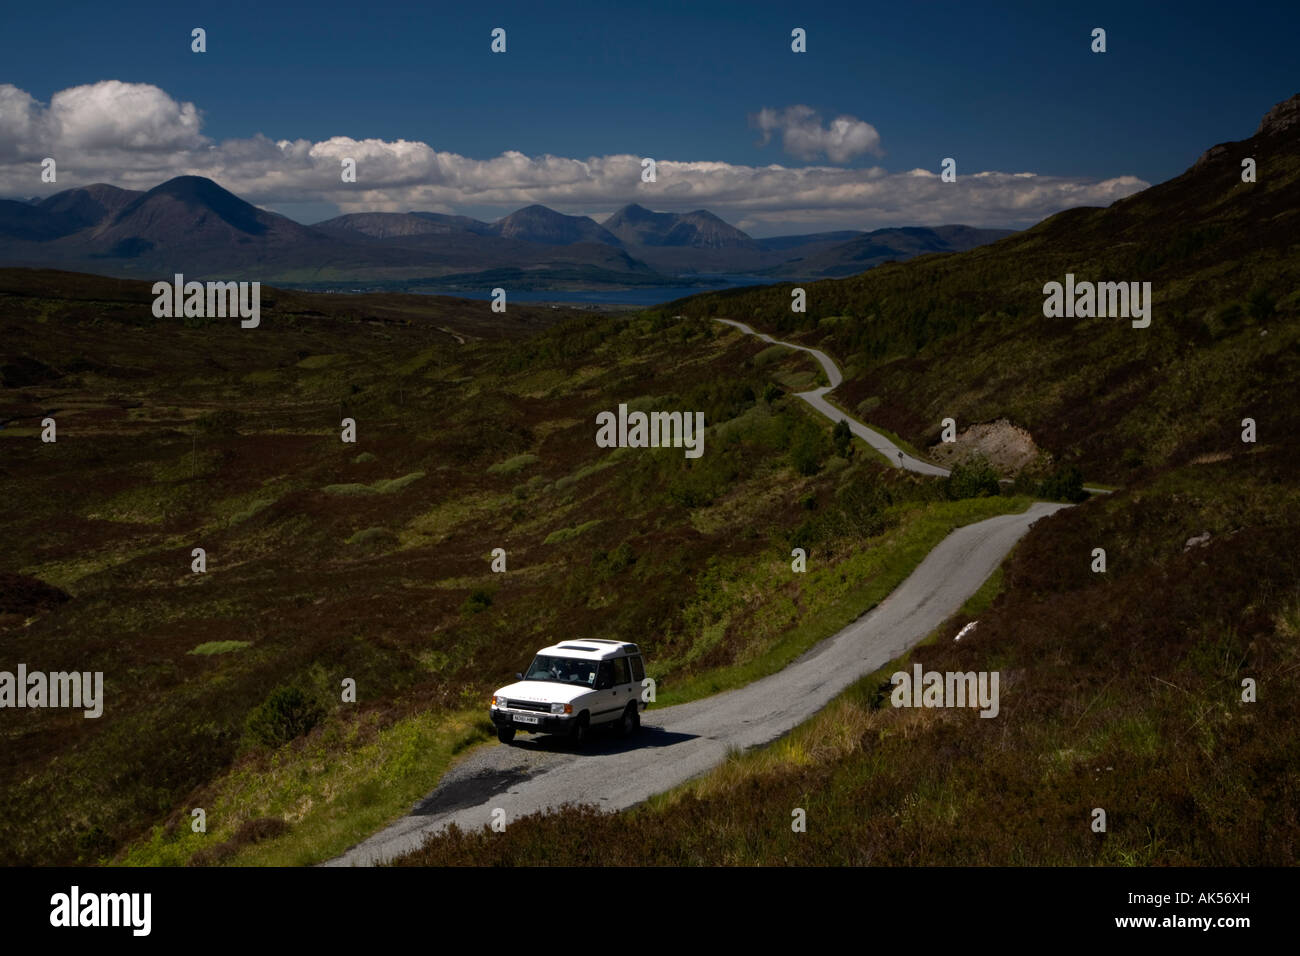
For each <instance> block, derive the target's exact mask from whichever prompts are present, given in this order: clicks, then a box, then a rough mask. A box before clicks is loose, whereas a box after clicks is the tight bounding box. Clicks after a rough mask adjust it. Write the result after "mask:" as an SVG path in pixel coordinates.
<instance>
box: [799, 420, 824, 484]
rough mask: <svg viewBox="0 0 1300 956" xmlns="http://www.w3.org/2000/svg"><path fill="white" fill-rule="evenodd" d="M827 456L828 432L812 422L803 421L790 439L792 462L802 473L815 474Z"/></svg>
mask: <svg viewBox="0 0 1300 956" xmlns="http://www.w3.org/2000/svg"><path fill="white" fill-rule="evenodd" d="M825 458H826V434H825V432H823V431H822V430H821V429H820V428H818V427H817V426H815V425H813V424H812V423H810V422H808V423H803V424H801V425H800V427H799V428H798V430H797V431H796V432H795V434H794V436H793V438H792V439H791V441H790V463H791V464H792V465H794V469H795V471H797V472H799V474H801V475H815V474H817V472H819V471H821V469H822V461H823V460H824V459H825Z"/></svg>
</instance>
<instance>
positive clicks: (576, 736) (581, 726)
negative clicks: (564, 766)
mask: <svg viewBox="0 0 1300 956" xmlns="http://www.w3.org/2000/svg"><path fill="white" fill-rule="evenodd" d="M590 737H591V721H590V719H589V718H588V717H587V715H586V714H582V715H580V716H579V717H578V719H577V720H575V721H574V722H573V729H572V730H571V731H569V740H570V741H572V742H573V746H574V747H575V748H578V747H585V746H586V744H587V740H588V739H589V738H590Z"/></svg>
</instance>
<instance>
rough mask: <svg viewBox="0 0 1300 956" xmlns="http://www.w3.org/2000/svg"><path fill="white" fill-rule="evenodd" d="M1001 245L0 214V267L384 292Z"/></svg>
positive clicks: (418, 220)
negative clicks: (342, 286) (334, 286)
mask: <svg viewBox="0 0 1300 956" xmlns="http://www.w3.org/2000/svg"><path fill="white" fill-rule="evenodd" d="M1010 234H1011V231H1010V230H999V229H974V228H971V227H969V226H939V227H937V228H933V229H931V228H919V227H912V228H900V229H878V230H875V231H874V232H858V231H842V232H830V233H814V234H811V235H804V236H778V237H773V238H768V239H755V238H753V237H751V236H749V235H747V234H746V233H744V232H742V231H741V230H739V229H737V228H735V227H734V226H731V225H729V224H728V223H726V222H724V221H723V220H722V219H720V218H718V217H717V216H715V215H714V214H713V213H711V212H708V211H707V210H704V209H698V210H695V211H694V212H688V213H670V212H653V211H651V210H649V209H646V208H644V207H643V206H639V205H636V204H630V205H627V206H624V207H623V208H621V209H619V210H618V211H617V212H615V213H614V214H613V215H611V216H609V217H608V218H607V219H606V220H605V221H604V222H603V223H598V222H596V221H595V220H594V219H592V218H590V217H588V216H570V215H565V214H563V213H559V212H556V211H555V210H553V209H549V208H547V207H546V206H542V205H531V206H526V207H524V208H523V209H519V210H516V211H515V212H512V213H510V214H509V215H508V216H505V217H503V218H501V219H498V220H496V221H495V222H484V221H481V220H478V219H473V218H470V217H467V216H454V215H446V214H443V213H434V212H405V213H391V212H371V213H350V214H347V215H342V216H337V217H335V218H333V219H328V220H326V221H324V222H319V223H316V224H314V225H312V226H304V225H302V224H300V223H297V222H295V221H294V220H292V219H289V218H287V217H285V216H282V215H279V214H278V213H274V212H269V211H267V210H264V209H260V208H258V207H257V206H254V205H252V204H251V203H248V202H245V201H244V200H243V199H240V198H239V197H238V196H236V195H235V194H234V193H231V192H230V191H228V190H226V189H224V188H222V187H221V186H220V185H218V184H217V183H215V182H213V181H212V180H210V179H206V178H203V177H201V176H178V177H176V178H174V179H170V180H168V181H167V182H164V183H162V184H160V185H158V186H156V187H154V188H153V189H150V190H148V191H147V192H141V191H137V190H129V189H120V188H118V187H116V186H111V185H108V184H105V183H97V184H95V185H92V186H84V187H78V188H75V189H68V190H65V191H63V192H60V193H56V194H55V195H53V196H50V197H48V198H46V199H42V200H28V201H23V200H0V266H22V267H41V268H61V269H70V270H76V271H80V272H89V273H96V274H101V275H111V276H120V277H128V278H131V277H134V278H140V277H149V276H162V275H170V274H172V273H174V272H182V273H184V274H185V275H186V276H192V277H193V278H196V279H204V278H225V279H260V280H263V281H268V282H272V281H273V282H278V283H280V284H301V285H306V286H320V285H330V284H333V283H337V282H344V281H345V282H348V283H350V284H354V285H356V284H361V285H369V286H371V287H381V288H388V289H401V288H409V287H415V286H420V285H426V286H438V287H441V288H446V289H448V290H454V289H463V288H482V287H483V286H485V284H487V283H489V282H491V283H498V282H508V283H509V284H510V285H512V286H513V287H515V288H530V287H531V288H558V287H576V288H580V287H611V286H622V287H626V286H638V285H651V286H653V285H680V284H682V281H683V280H682V279H681V277H682V276H692V275H704V274H709V273H747V274H762V275H770V276H773V277H794V278H804V277H807V278H818V277H832V276H845V275H851V274H853V273H856V272H861V271H863V270H865V269H869V268H871V267H872V266H875V265H879V264H880V263H882V262H887V261H890V260H903V259H907V258H911V257H913V256H916V255H922V254H925V253H929V252H959V251H963V250H966V249H971V248H974V247H976V246H979V245H983V244H985V243H989V242H993V241H996V240H997V239H1001V238H1003V237H1004V236H1007V235H1010Z"/></svg>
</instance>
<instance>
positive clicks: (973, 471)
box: [944, 456, 1002, 501]
mask: <svg viewBox="0 0 1300 956" xmlns="http://www.w3.org/2000/svg"><path fill="white" fill-rule="evenodd" d="M1001 491H1002V486H1001V485H1000V484H999V483H998V473H997V472H996V471H994V470H993V466H992V465H990V464H989V463H988V459H986V458H984V457H983V456H976V457H975V458H972V459H971V460H970V461H966V462H961V463H959V464H957V465H954V466H953V469H952V473H951V474H950V475H949V476H948V477H947V479H946V480H945V481H944V492H945V493H946V494H947V496H948V498H949V500H951V501H960V500H961V499H962V498H988V497H992V496H994V495H997V494H1000V493H1001Z"/></svg>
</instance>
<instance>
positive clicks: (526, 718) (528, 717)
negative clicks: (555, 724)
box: [514, 714, 538, 724]
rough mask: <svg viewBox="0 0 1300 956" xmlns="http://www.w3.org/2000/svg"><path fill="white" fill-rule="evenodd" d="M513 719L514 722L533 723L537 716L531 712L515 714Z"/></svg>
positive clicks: (535, 721)
mask: <svg viewBox="0 0 1300 956" xmlns="http://www.w3.org/2000/svg"><path fill="white" fill-rule="evenodd" d="M514 720H515V723H516V724H535V723H537V721H538V718H536V717H534V716H533V715H532V714H515V715H514Z"/></svg>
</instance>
